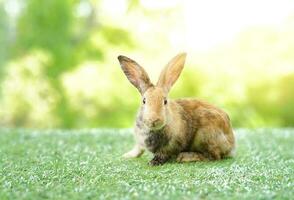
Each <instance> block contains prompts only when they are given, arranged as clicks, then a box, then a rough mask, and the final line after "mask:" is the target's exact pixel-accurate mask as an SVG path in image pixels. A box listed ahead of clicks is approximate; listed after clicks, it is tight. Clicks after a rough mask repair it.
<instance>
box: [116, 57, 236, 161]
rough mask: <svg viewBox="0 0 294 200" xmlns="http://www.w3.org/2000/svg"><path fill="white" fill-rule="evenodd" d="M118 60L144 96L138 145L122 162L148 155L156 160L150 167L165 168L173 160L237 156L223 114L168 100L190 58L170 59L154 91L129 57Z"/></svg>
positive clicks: (138, 120) (198, 104)
mask: <svg viewBox="0 0 294 200" xmlns="http://www.w3.org/2000/svg"><path fill="white" fill-rule="evenodd" d="M118 60H119V62H120V65H121V68H122V70H123V72H124V73H125V75H126V76H127V78H128V79H129V81H130V82H131V83H132V84H133V85H134V86H135V87H136V88H137V89H138V91H139V92H140V94H141V96H142V105H141V107H140V109H139V112H138V115H137V118H136V124H135V128H134V137H135V141H136V144H135V146H134V148H133V149H132V150H131V151H129V152H127V153H125V154H124V155H123V157H124V158H136V157H139V156H141V155H142V154H143V153H144V151H145V150H148V151H150V152H152V153H153V155H154V157H153V159H152V160H151V161H150V162H149V164H150V165H162V164H164V163H165V162H167V161H168V160H170V159H172V158H176V160H177V161H178V162H192V161H209V160H219V159H222V158H225V157H231V156H233V155H234V151H235V139H234V133H233V129H232V126H231V123H230V118H229V116H228V115H227V114H226V113H225V112H224V111H223V110H221V109H219V108H217V107H215V106H213V105H211V104H209V103H206V102H204V101H201V100H198V99H177V100H171V99H168V93H169V91H170V89H171V87H172V86H173V84H174V83H175V82H176V80H177V79H178V77H179V75H180V73H181V71H182V69H183V67H184V63H185V60H186V53H180V54H178V55H177V56H175V57H174V58H172V59H171V61H170V62H169V63H168V64H167V65H166V67H165V68H164V69H163V70H162V72H161V74H160V77H159V80H158V82H157V84H156V85H154V84H152V83H151V81H150V79H149V76H148V74H147V73H146V71H145V70H144V69H143V68H142V67H141V66H140V65H139V64H138V63H137V62H135V61H134V60H132V59H130V58H128V57H126V56H119V57H118Z"/></svg>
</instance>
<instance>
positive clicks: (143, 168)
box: [0, 129, 294, 200]
mask: <svg viewBox="0 0 294 200" xmlns="http://www.w3.org/2000/svg"><path fill="white" fill-rule="evenodd" d="M236 136H237V144H238V148H237V156H236V157H235V158H234V159H227V160H222V161H217V162H198V163H187V164H178V163H174V162H172V163H168V164H165V165H163V166H158V167H151V166H148V165H147V162H148V160H149V159H150V158H151V154H149V153H147V154H144V155H143V156H142V157H141V158H139V159H133V160H123V159H122V158H121V157H120V156H121V154H123V153H124V152H126V151H127V150H129V149H130V148H131V147H132V145H133V138H132V135H131V131H130V130H127V129H124V130H110V129H96V130H80V131H78V130H75V131H61V130H50V131H49V130H48V131H29V130H20V129H18V130H14V129H0V199H1V200H2V199H48V198H49V199H161V200H163V199H294V129H292V130H291V129H258V130H245V129H239V130H237V131H236Z"/></svg>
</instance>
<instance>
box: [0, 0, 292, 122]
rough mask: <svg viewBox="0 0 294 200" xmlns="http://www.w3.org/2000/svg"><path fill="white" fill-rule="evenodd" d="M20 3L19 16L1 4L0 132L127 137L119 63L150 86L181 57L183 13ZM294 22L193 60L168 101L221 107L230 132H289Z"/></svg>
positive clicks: (53, 0)
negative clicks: (130, 63) (122, 133)
mask: <svg viewBox="0 0 294 200" xmlns="http://www.w3.org/2000/svg"><path fill="white" fill-rule="evenodd" d="M15 2H17V3H16V4H17V5H18V6H19V8H20V12H19V13H18V14H15V15H13V13H14V11H13V12H12V11H10V12H11V13H9V12H8V11H7V10H9V9H4V8H5V7H4V5H6V8H7V5H8V3H9V0H3V1H0V27H1V28H0V81H1V88H0V124H1V125H2V126H8V127H23V126H24V127H39V128H46V127H61V128H81V127H97V126H100V127H129V126H131V125H132V124H133V121H134V117H135V115H136V110H137V108H138V106H139V104H140V97H139V94H138V92H137V91H136V89H135V88H133V87H132V86H131V85H130V84H129V83H128V81H127V79H126V78H125V76H124V75H123V73H122V71H121V70H120V67H119V64H118V62H117V59H116V57H117V56H118V55H119V54H125V55H129V56H130V57H132V58H133V56H134V58H136V56H137V57H139V60H138V61H140V62H139V63H140V64H141V60H143V61H146V65H145V63H144V62H142V65H143V66H144V67H146V70H147V71H150V72H151V75H152V77H151V78H153V75H154V74H155V73H157V74H159V73H160V69H161V67H163V66H164V64H165V63H164V62H166V61H167V60H164V59H163V58H164V57H165V58H167V59H168V58H169V57H171V56H173V55H172V53H175V52H178V49H173V45H174V44H176V43H182V42H183V41H184V39H183V36H182V32H181V30H182V29H184V25H183V24H184V23H183V20H184V19H183V12H184V11H183V10H180V9H179V8H178V7H175V6H173V5H172V4H171V6H169V7H166V8H160V9H150V8H148V6H147V7H144V5H143V3H142V2H141V1H138V0H132V1H125V2H124V3H125V5H120V4H121V3H123V1H119V2H116V3H117V4H116V6H115V7H113V6H112V3H113V2H114V1H113V2H112V1H107V0H101V1H92V0H63V1H60V0H48V1H39V0H24V1H15ZM11 5H13V4H11ZM11 5H10V7H11ZM10 10H11V8H10ZM163 13H164V16H165V17H164V18H162V16H163ZM293 22H294V18H293V17H292V18H289V20H287V21H285V22H284V24H283V25H281V27H278V28H274V27H257V28H254V27H253V28H249V29H248V30H246V31H243V32H242V33H240V34H239V36H238V37H237V38H235V41H233V42H232V43H231V44H229V43H227V44H225V45H222V46H219V47H216V48H214V49H211V50H209V51H207V52H202V53H195V52H193V51H192V50H191V53H190V52H188V60H187V65H186V67H185V69H184V71H183V73H182V74H181V76H180V79H179V81H178V82H177V83H176V85H175V86H174V88H173V90H172V92H171V95H170V96H171V97H172V98H179V97H198V98H201V99H204V100H206V101H208V102H211V103H213V104H215V105H217V106H219V107H222V108H223V109H224V110H226V111H227V112H228V113H229V114H230V116H231V119H232V122H233V125H234V126H239V127H240V126H247V127H260V126H293V125H294V121H293V119H294V118H293V115H294V114H293V113H294V112H293V106H292V105H293V104H292V102H293V100H294V96H293V92H291V91H293V85H294V84H293V80H294V76H293V74H294V72H293V70H292V68H293V63H294V59H293V58H294V57H293V52H294V48H293V47H294V39H293V35H294V29H293V27H294V26H293ZM147 29H150V30H151V32H148V31H146V30H147ZM170 36H172V38H173V39H172V40H171V39H170ZM171 49H172V50H171ZM140 57H141V58H144V59H146V60H144V59H140ZM161 57H162V58H161ZM161 59H162V60H161ZM150 61H151V62H150ZM148 62H149V64H150V66H149V65H147V63H148ZM160 63H162V64H161V65H162V66H160V65H159V64H160ZM151 64H152V65H154V66H152V65H151Z"/></svg>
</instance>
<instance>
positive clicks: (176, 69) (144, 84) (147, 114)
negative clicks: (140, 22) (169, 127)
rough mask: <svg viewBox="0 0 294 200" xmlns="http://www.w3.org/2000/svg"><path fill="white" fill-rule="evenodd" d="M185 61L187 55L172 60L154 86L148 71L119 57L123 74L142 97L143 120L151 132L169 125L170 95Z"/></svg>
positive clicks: (126, 58)
mask: <svg viewBox="0 0 294 200" xmlns="http://www.w3.org/2000/svg"><path fill="white" fill-rule="evenodd" d="M185 59H186V53H181V54H178V55H177V56H175V57H174V58H172V59H171V61H170V62H169V63H168V64H167V65H166V67H165V68H164V69H163V70H162V72H161V74H160V76H159V80H158V82H157V84H156V85H154V84H152V83H151V81H150V79H149V76H148V74H147V73H146V71H145V70H144V69H143V67H141V66H140V65H139V64H138V63H137V62H135V61H134V60H132V59H130V58H128V57H126V56H118V60H119V62H120V65H121V68H122V70H123V72H124V73H125V75H126V76H127V78H128V79H129V81H130V82H131V83H132V84H133V85H134V86H135V87H136V88H137V89H138V90H139V92H140V94H141V96H142V105H141V118H142V119H141V120H142V122H143V123H144V125H145V126H147V127H148V128H150V129H151V130H158V129H161V128H162V127H164V126H165V125H166V123H167V117H168V109H169V100H168V93H169V91H170V89H171V87H172V86H173V84H174V83H175V82H176V80H177V79H178V77H179V75H180V73H181V71H182V69H183V67H184V64H185Z"/></svg>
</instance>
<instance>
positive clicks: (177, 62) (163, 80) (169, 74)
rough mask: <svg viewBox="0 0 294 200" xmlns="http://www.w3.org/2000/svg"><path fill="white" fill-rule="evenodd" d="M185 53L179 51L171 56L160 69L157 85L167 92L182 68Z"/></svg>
mask: <svg viewBox="0 0 294 200" xmlns="http://www.w3.org/2000/svg"><path fill="white" fill-rule="evenodd" d="M186 55H187V54H186V53H180V54H178V55H176V56H175V57H173V58H172V59H171V61H169V63H168V64H167V65H166V67H165V68H164V69H163V70H162V72H161V74H160V77H159V80H158V82H157V86H159V87H162V88H163V89H164V90H165V92H167V93H168V92H169V90H170V88H171V87H172V86H173V84H174V83H175V82H176V80H177V79H178V78H179V76H180V74H181V71H182V69H183V68H184V64H185V60H186Z"/></svg>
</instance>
